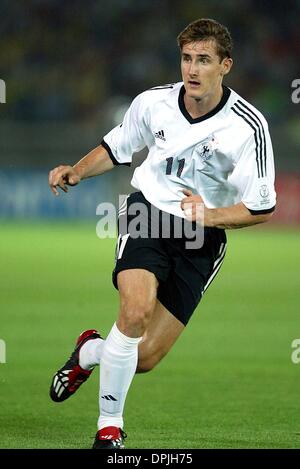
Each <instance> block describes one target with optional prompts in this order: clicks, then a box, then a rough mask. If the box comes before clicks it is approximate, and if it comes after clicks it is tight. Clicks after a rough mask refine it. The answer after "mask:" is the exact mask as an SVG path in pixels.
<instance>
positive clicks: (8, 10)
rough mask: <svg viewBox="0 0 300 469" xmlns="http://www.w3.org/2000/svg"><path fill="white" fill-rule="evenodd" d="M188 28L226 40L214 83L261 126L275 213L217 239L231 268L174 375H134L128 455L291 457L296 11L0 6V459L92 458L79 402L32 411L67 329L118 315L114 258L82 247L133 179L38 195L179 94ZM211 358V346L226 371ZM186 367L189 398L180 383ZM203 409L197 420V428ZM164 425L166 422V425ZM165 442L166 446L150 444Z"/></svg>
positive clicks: (98, 247) (299, 42) (254, 5)
mask: <svg viewBox="0 0 300 469" xmlns="http://www.w3.org/2000/svg"><path fill="white" fill-rule="evenodd" d="M199 17H211V18H215V19H217V20H218V21H220V22H222V23H224V24H226V25H227V26H228V28H229V29H230V31H231V33H232V36H233V39H234V43H235V49H234V54H233V57H234V62H235V64H234V67H233V70H232V72H231V74H230V75H229V76H228V77H227V79H226V82H225V83H226V84H227V85H228V86H230V87H232V88H233V89H235V90H236V91H237V92H238V93H240V94H241V95H242V96H243V97H245V98H246V99H247V100H249V101H250V102H252V103H253V104H254V105H256V106H257V107H258V108H259V109H260V110H261V111H262V112H263V114H264V115H265V117H266V118H267V120H268V122H269V125H270V131H271V136H272V139H273V146H274V153H275V162H276V169H277V182H276V187H277V192H278V208H277V211H276V213H275V215H274V217H273V219H272V222H271V223H270V224H268V226H266V227H259V228H258V229H256V228H255V229H250V230H246V231H245V232H244V231H243V230H242V231H237V232H235V233H230V234H229V237H230V238H231V239H232V240H233V241H232V248H233V253H232V254H229V256H231V257H229V259H228V262H227V265H226V263H225V266H224V271H223V273H221V274H220V279H219V280H218V282H219V283H218V282H216V285H214V286H212V287H211V289H212V293H211V294H210V295H209V293H208V297H207V299H204V300H203V305H204V306H205V307H204V308H203V311H202V315H198V316H197V318H196V317H195V318H193V320H192V321H193V322H192V327H191V328H190V329H189V330H187V331H186V336H185V337H184V338H183V339H182V341H181V342H180V343H179V344H178V347H177V349H176V350H175V351H174V352H173V351H172V354H173V355H172V354H171V355H170V356H171V358H172V357H173V359H170V360H169V361H166V363H162V365H161V366H160V367H159V368H158V371H155V372H153V375H152V374H151V375H149V377H148V375H147V377H144V379H145V380H147V381H146V382H147V383H149V386H148V388H147V389H145V384H143V383H144V382H143V381H142V378H141V377H138V378H137V384H136V385H135V388H134V389H135V391H133V392H132V396H134V398H133V397H129V403H128V406H129V409H130V410H128V415H132V417H131V418H132V421H131V427H132V430H131V435H132V434H133V439H131V443H129V447H130V445H131V447H138V445H139V444H142V445H144V446H143V447H151V445H152V447H172V446H174V447H178V448H180V447H182V448H184V447H189V446H190V447H195V448H197V447H266V446H269V447H299V443H300V440H299V436H297V431H298V432H299V430H300V428H299V419H298V420H297V419H296V418H295V412H298V415H299V406H298V409H297V407H296V406H295V402H296V401H297V400H298V401H299V397H298V395H299V392H298V393H297V392H296V390H297V389H298V391H299V371H300V370H298V368H297V366H295V365H293V364H291V361H290V357H289V354H290V351H291V350H290V344H291V341H292V340H293V339H294V338H296V337H297V336H298V337H299V336H300V327H299V326H300V324H299V319H298V317H297V316H298V314H297V311H298V310H299V299H300V297H299V293H298V292H299V280H298V278H299V267H298V266H299V260H300V259H299V224H300V204H299V200H300V163H299V154H300V113H299V109H300V104H296V103H293V102H292V99H291V95H292V91H293V90H292V87H291V84H292V81H293V80H294V79H295V78H300V69H299V57H300V32H299V17H300V1H299V0H286V1H285V2H282V1H280V0H273V1H264V2H262V1H260V0H242V1H239V0H227V1H225V2H220V1H219V0H209V1H208V0H202V1H201V2H199V1H198V0H185V1H180V0H166V1H158V0H110V1H109V2H104V1H92V0H85V1H84V2H83V1H79V0H72V1H71V0H70V1H68V0H26V1H25V0H24V1H21V0H20V1H13V2H12V1H9V0H2V1H1V4H0V31H1V40H0V57H1V59H0V78H1V79H3V80H5V83H6V103H5V104H0V224H1V225H0V226H1V228H0V253H1V258H0V265H1V285H0V291H1V296H0V314H1V322H0V339H3V340H5V342H6V344H7V364H1V363H0V397H1V402H2V404H1V411H0V419H2V420H0V433H1V438H0V447H11V448H13V447H15V448H16V447H17V448H18V447H78V443H76V442H74V439H71V438H69V433H68V432H69V431H70V429H69V426H70V425H72V426H73V427H72V428H73V429H74V432H75V437H76V438H77V440H76V441H77V442H78V441H79V446H80V445H81V447H84V445H87V447H88V446H89V444H87V443H86V440H85V435H84V432H83V431H82V427H80V426H79V424H78V425H77V426H76V424H75V423H74V419H75V414H76V408H77V409H78V408H79V407H80V405H84V403H85V402H86V401H85V399H86V397H84V392H83V393H82V395H81V396H80V397H79V398H78V401H77V403H76V402H75V400H74V401H73V402H72V403H70V405H69V403H67V404H66V407H65V408H64V409H62V408H59V409H58V410H57V409H56V408H55V409H54V408H53V406H52V405H51V403H49V402H48V398H47V395H46V394H47V392H48V391H47V386H48V384H49V383H48V381H49V373H50V374H51V373H52V372H54V371H55V369H56V366H57V365H58V364H60V361H61V357H64V354H65V353H69V351H70V345H71V344H72V341H74V339H75V337H76V334H77V333H78V332H79V331H80V330H82V329H83V328H85V327H90V326H92V327H95V326H96V327H98V325H97V324H99V317H98V314H99V308H100V305H102V307H103V308H104V309H105V311H104V312H102V317H101V321H100V322H101V324H102V323H103V325H104V326H103V327H104V331H105V333H107V332H108V331H109V328H110V325H111V322H112V318H113V317H114V315H115V311H116V310H117V294H116V293H115V292H114V291H113V290H112V286H111V284H110V271H111V269H112V267H113V252H114V246H113V241H111V240H105V241H101V242H100V241H99V240H98V239H97V237H96V234H95V226H96V222H97V216H96V207H97V205H98V204H99V203H100V202H102V201H114V202H115V201H117V197H118V194H119V193H121V194H125V193H127V192H128V191H130V190H131V189H130V184H129V181H130V175H131V173H132V168H124V167H122V168H120V167H118V168H116V169H115V170H114V171H113V172H111V173H110V174H107V175H105V176H103V177H101V178H95V179H92V180H88V181H85V182H84V183H83V184H82V185H81V186H80V187H78V188H76V189H74V190H71V191H70V192H69V194H68V195H67V196H66V195H61V196H60V197H59V198H54V197H53V196H52V195H51V193H50V191H49V189H48V186H47V178H48V171H49V170H50V169H52V168H53V167H54V166H56V165H57V164H59V163H70V164H72V163H74V162H76V161H78V159H80V158H81V157H82V156H83V155H84V154H86V153H87V152H88V151H89V150H91V149H92V148H94V147H95V146H97V145H98V144H99V143H100V142H101V139H102V136H103V135H104V134H105V133H106V132H107V131H108V130H110V129H111V128H112V126H114V125H116V124H118V123H120V122H121V120H122V116H123V113H124V110H125V109H126V108H127V106H128V105H129V103H130V102H131V100H132V98H133V97H134V96H136V95H137V94H138V93H139V92H142V91H143V90H145V89H147V88H150V87H152V86H156V85H159V84H163V83H170V82H175V81H180V79H181V78H180V69H179V53H178V49H177V45H176V36H177V34H178V33H179V32H180V31H181V30H182V29H183V28H184V27H185V26H186V24H187V23H189V22H190V21H192V20H194V19H196V18H199ZM143 157H144V154H142V155H139V156H138V157H137V161H140V159H141V158H143ZM101 243H102V244H101ZM258 250H259V252H258ZM271 273H272V275H273V276H271ZM232 282H235V284H236V285H237V288H238V290H239V292H240V297H239V298H237V297H236V290H235V289H233V288H232ZM239 282H240V283H239ZM246 285H247V288H246ZM213 293H214V294H213ZM254 293H255V294H257V296H255V301H254V302H253V296H254ZM103 302H104V304H103ZM200 309H201V307H200ZM224 310H225V312H224ZM249 310H250V311H249ZM205 311H207V313H205ZM241 315H242V316H243V317H241ZM254 324H255V325H256V327H255V326H254ZM198 325H199V327H198ZM99 327H101V325H99ZM78 328H79V330H78ZM248 328H249V330H250V335H251V337H250V338H249V337H248V336H246V335H245V329H248ZM193 331H194V332H193ZM195 331H196V332H195ZM199 331H200V332H199ZM74 334H75V335H74ZM212 342H214V344H216V345H217V344H219V345H220V342H221V343H222V352H220V353H221V357H222V359H224V367H223V368H222V367H221V365H220V363H219V358H220V357H219V356H218V353H217V351H216V350H215V349H214V348H213V344H212ZM190 343H193V346H194V349H193V350H194V351H195V350H196V351H197V353H198V355H197V357H196V363H197V362H198V359H199V363H200V364H201V366H202V365H203V363H204V364H205V366H204V369H203V366H202V368H201V371H197V376H196V377H195V376H194V370H195V363H194V360H195V357H194V356H190V355H189V353H191V350H190V346H189V344H190ZM245 344H246V350H244V349H243V347H244V345H245ZM247 347H248V348H247ZM242 349H243V351H241V350H242ZM49 350H51V353H50V351H49ZM52 351H53V353H52ZM274 359H275V360H276V364H275V363H274ZM174 360H175V362H176V363H174ZM187 363H190V365H187ZM176 366H177V368H176ZM276 366H277V367H276ZM187 367H189V368H190V375H189V376H192V378H191V382H189V381H188V380H187V378H184V380H185V381H182V380H183V378H182V373H184V370H185V369H186V368H187ZM299 368H300V365H299ZM49 370H50V371H49ZM224 370H225V371H224ZM270 370H271V371H270ZM222 373H223V374H222ZM226 373H227V374H226ZM152 376H153V377H152ZM168 380H169V381H168ZM186 380H187V382H186ZM202 380H204V388H203V387H201V386H202V384H203V381H202ZM170 382H171V383H172V389H173V390H174V393H173V394H172V397H171V398H170V396H169V399H167V398H166V397H164V396H162V392H161V385H162V383H163V386H166V387H167V386H168V384H170ZM238 382H242V386H243V388H242V389H240V388H239V389H238V384H237V383H238ZM255 383H256V384H257V388H256V387H255ZM181 385H182V386H183V388H181ZM22 386H23V387H22ZM190 386H195V387H196V389H200V391H199V392H200V395H201V396H200V402H199V401H198V397H199V396H198V397H197V396H196V397H195V396H194V401H190V404H189V405H187V407H184V406H182V404H180V402H182V396H183V395H184V392H186V391H187V389H189V388H190ZM20 388H21V389H22V391H21V392H22V400H20ZM96 388H97V383H96V380H94V381H93V383H92V384H91V386H90V388H89V391H87V392H90V399H91V400H93V402H94V404H93V407H92V408H91V409H87V410H86V413H85V415H84V416H81V422H82V425H83V426H84V425H85V426H86V428H88V430H87V431H88V432H89V431H91V430H90V428H91V427H92V428H93V425H94V420H95V415H97V402H96V399H95V395H96V391H97V390H96ZM217 388H218V389H217ZM229 388H230V389H231V392H229ZM276 389H277V391H276ZM271 391H272V392H273V399H271V397H270V399H269V397H268V396H269V394H268V393H269V392H271ZM218 392H219V393H218ZM276 392H277V393H276ZM151 393H152V394H151ZM153 393H157V398H156V400H155V403H154V402H153V401H152V402H151V398H152V395H153ZM271 395H272V393H271ZM142 396H143V397H142ZM255 396H256V397H257V396H260V397H261V399H260V400H259V397H257V398H255ZM147 398H148V399H149V409H147V408H146V409H144V408H143V407H144V404H143V403H144V402H146V399H147ZM177 398H178V400H176V399H177ZM134 399H135V401H134ZM257 399H258V400H257ZM136 402H138V403H139V406H140V407H138V408H137V407H136ZM158 402H159V403H158ZM234 402H235V403H236V406H237V407H235V406H234ZM74 406H75V407H74ZM76 406H77V407H76ZM78 406H79V407H78ZM150 407H151V409H150ZM152 407H153V409H152ZM203 408H204V409H208V412H207V413H206V414H205V412H204V415H202V417H201V418H200V417H199V419H200V420H198V411H199V409H203ZM155 409H156V410H157V409H158V410H157V411H158V412H159V415H156V413H155ZM164 411H167V412H166V413H169V414H170V415H172V411H174V413H175V414H176V418H177V420H176V418H175V417H174V415H173V416H172V418H170V420H168V419H167V417H166V416H165V417H162V414H163V413H164ZM180 411H182V412H181V413H180ZM149 414H150V415H149ZM186 417H187V418H188V420H189V422H191V424H192V425H193V427H191V430H190V432H189V433H188V438H187V437H186V435H187V433H186V431H185V433H184V434H182V435H181V434H180V425H181V426H182V425H185V418H186ZM67 419H69V423H68V421H66V420H67ZM147 419H148V420H147ZM159 419H160V420H159ZM70 422H71V423H70ZM266 422H267V429H265V427H264V425H265V423H266ZM133 423H134V424H133ZM45 424H46V426H47V432H46V433H45ZM68 425H69V426H68ZM139 426H141V428H140V431H141V432H142V431H144V429H145V428H146V427H147V426H148V428H150V427H152V428H155V432H156V433H155V432H154V433H155V435H156V436H152V437H151V438H152V439H150V440H149V439H148V436H147V433H145V434H144V436H143V438H142V440H141V438H140V434H139V431H138V429H139ZM170 426H172V432H173V434H172V436H173V439H172V438H170V440H169V439H168V438H169V437H168V436H167V434H166V433H164V432H163V430H162V428H164V427H166V428H170ZM51 428H53V431H51ZM193 428H194V430H193ZM185 430H186V428H185ZM178 432H179V436H178ZM42 435H43V436H42ZM168 435H170V432H169V433H168ZM199 435H200V436H199ZM229 435H231V436H229ZM134 438H136V439H134ZM141 441H142V443H141ZM135 445H136V446H135ZM168 445H171V446H168Z"/></svg>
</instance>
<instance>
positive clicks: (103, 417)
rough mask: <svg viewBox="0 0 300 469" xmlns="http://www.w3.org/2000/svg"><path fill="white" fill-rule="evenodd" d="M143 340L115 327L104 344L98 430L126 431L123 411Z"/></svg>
mask: <svg viewBox="0 0 300 469" xmlns="http://www.w3.org/2000/svg"><path fill="white" fill-rule="evenodd" d="M141 339H142V338H141V337H127V336H126V335H124V334H122V332H120V331H119V329H118V327H117V325H116V324H114V325H113V327H112V329H111V331H110V333H109V335H108V337H107V339H106V340H105V343H104V347H103V350H102V356H101V367H100V395H99V407H100V417H99V419H98V429H99V430H101V429H102V428H104V427H110V426H113V427H119V428H123V409H124V404H125V399H126V395H127V392H128V389H129V386H130V384H131V381H132V379H133V376H134V374H135V371H136V367H137V360H138V344H139V342H140V341H141Z"/></svg>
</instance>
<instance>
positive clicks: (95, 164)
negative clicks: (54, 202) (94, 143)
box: [49, 145, 114, 196]
mask: <svg viewBox="0 0 300 469" xmlns="http://www.w3.org/2000/svg"><path fill="white" fill-rule="evenodd" d="M113 167H114V164H113V162H112V160H111V158H110V156H109V154H108V152H107V151H106V149H105V148H104V147H103V146H102V145H99V146H98V147H96V148H94V150H92V151H90V152H89V153H88V154H87V155H86V156H84V157H83V158H82V159H81V160H80V161H78V163H76V164H75V165H74V166H68V165H61V166H58V167H57V168H54V169H53V170H52V171H50V173H49V186H50V189H51V191H52V192H53V194H54V195H56V196H58V195H59V192H58V190H57V189H58V187H60V188H61V189H62V190H63V191H64V192H68V187H67V186H76V184H78V183H79V182H80V181H81V180H82V179H86V178H90V177H93V176H98V175H99V174H103V173H105V172H106V171H109V170H111V169H112V168H113Z"/></svg>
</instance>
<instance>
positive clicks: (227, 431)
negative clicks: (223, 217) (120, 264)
mask: <svg viewBox="0 0 300 469" xmlns="http://www.w3.org/2000/svg"><path fill="white" fill-rule="evenodd" d="M299 234H300V233H299V231H288V230H284V231H275V230H273V229H267V230H263V229H245V230H238V231H235V232H229V233H228V238H229V247H228V254H227V258H226V260H225V263H224V266H223V268H222V270H221V272H220V273H219V276H218V278H217V280H216V281H214V283H213V284H212V286H211V287H210V288H209V290H208V291H207V293H206V295H205V297H204V298H203V300H202V302H201V304H200V305H199V307H198V308H197V310H196V312H195V313H194V316H193V318H192V320H191V321H190V323H189V326H188V327H187V329H186V330H185V331H184V333H183V335H182V337H181V338H180V339H179V341H178V342H177V344H176V345H175V346H174V348H173V350H172V351H171V352H170V354H169V355H168V356H167V357H166V358H165V359H164V360H163V361H162V363H161V364H160V365H159V366H158V367H157V368H156V369H154V370H153V371H152V372H151V373H148V374H144V375H138V376H136V377H135V379H134V381H133V385H132V387H131V390H130V393H129V395H128V398H127V405H126V412H125V421H126V431H127V432H128V434H129V437H128V439H127V448H299V447H300V417H299V415H300V414H299V390H300V364H299V365H295V364H293V363H292V362H291V353H292V349H291V343H292V341H293V339H295V338H300V320H299V299H300V293H299V291H300V288H299V287H300V279H299V277H300V276H299V265H300V249H299ZM113 260H114V240H99V239H98V238H97V237H96V234H95V227H94V226H91V225H82V224H72V225H70V224H69V225H68V224H57V223H56V224H55V223H53V224H50V223H49V224H44V225H40V224H37V223H36V224H35V223H33V224H24V225H22V224H9V223H7V224H3V223H1V229H0V263H1V264H0V265H1V267H0V269H1V271H0V273H1V283H0V290H1V291H0V315H1V320H0V339H3V340H5V342H6V348H7V363H6V364H0V407H1V410H0V447H1V448H89V447H90V446H91V444H92V442H93V437H94V434H95V431H96V422H97V417H98V376H99V373H98V370H97V371H96V372H95V373H94V374H93V375H92V377H91V378H90V380H89V382H88V383H87V384H86V385H84V387H83V388H82V389H80V391H79V392H78V395H76V396H74V397H73V398H71V399H70V400H69V401H66V402H65V403H62V404H55V403H53V402H52V401H50V399H49V397H48V389H49V384H50V379H51V377H52V374H53V373H54V371H55V370H56V369H57V367H58V365H60V364H61V363H62V362H63V361H64V359H65V358H66V356H67V355H69V353H70V351H71V350H72V348H73V343H74V340H75V338H76V337H77V335H78V333H79V332H80V331H82V330H83V329H85V328H90V327H96V328H99V329H100V330H101V331H102V332H103V334H107V333H108V332H109V330H110V327H111V325H112V323H113V321H114V320H115V317H116V313H117V309H118V294H117V292H116V291H115V290H114V288H113V287H112V284H111V270H112V268H113Z"/></svg>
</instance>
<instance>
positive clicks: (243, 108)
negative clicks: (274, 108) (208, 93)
mask: <svg viewBox="0 0 300 469" xmlns="http://www.w3.org/2000/svg"><path fill="white" fill-rule="evenodd" d="M230 91H231V93H230V100H229V103H228V104H229V108H230V112H233V113H234V114H235V115H236V116H237V117H238V118H239V119H240V120H242V121H243V122H244V123H245V124H247V125H248V126H250V127H251V126H255V125H259V126H263V127H265V128H268V122H267V120H266V118H265V116H264V115H263V113H262V112H261V111H260V110H259V109H257V107H255V106H254V105H253V104H251V103H250V102H249V101H247V100H246V99H245V98H243V97H242V96H241V95H239V94H238V93H237V92H236V91H234V90H233V89H230Z"/></svg>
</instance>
